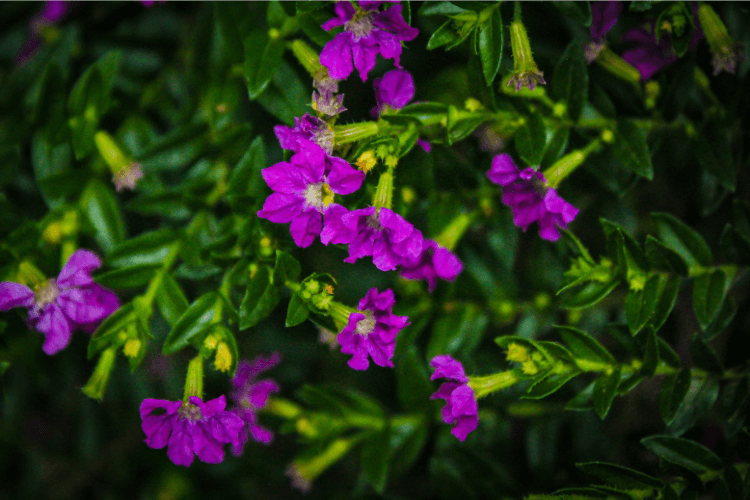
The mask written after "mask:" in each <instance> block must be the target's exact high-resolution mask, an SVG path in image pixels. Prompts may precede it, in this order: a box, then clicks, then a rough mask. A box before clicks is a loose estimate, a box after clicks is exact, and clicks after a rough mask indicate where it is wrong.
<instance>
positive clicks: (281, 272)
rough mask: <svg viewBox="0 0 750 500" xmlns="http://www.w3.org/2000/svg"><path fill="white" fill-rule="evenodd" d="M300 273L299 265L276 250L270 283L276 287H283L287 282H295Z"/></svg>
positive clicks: (284, 253) (289, 256)
mask: <svg viewBox="0 0 750 500" xmlns="http://www.w3.org/2000/svg"><path fill="white" fill-rule="evenodd" d="M301 272H302V266H300V263H299V262H298V261H297V259H295V258H294V257H292V256H291V255H289V254H288V253H286V252H284V251H282V250H276V265H275V266H274V268H273V275H272V279H271V281H272V282H273V284H274V285H276V286H279V287H280V286H284V285H285V284H286V283H287V282H296V281H297V279H298V278H299V275H300V273H301Z"/></svg>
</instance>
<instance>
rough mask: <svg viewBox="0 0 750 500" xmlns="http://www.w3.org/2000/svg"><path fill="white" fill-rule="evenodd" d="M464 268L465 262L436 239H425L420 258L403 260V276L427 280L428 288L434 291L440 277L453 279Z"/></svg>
mask: <svg viewBox="0 0 750 500" xmlns="http://www.w3.org/2000/svg"><path fill="white" fill-rule="evenodd" d="M463 268H464V266H463V264H462V263H461V261H460V260H458V257H456V255H455V254H454V253H453V252H451V251H450V250H448V249H447V248H443V247H441V246H440V245H438V244H437V242H436V241H434V240H424V244H423V245H422V252H421V253H420V255H419V258H418V259H413V260H408V259H407V260H404V261H402V262H401V276H403V277H404V278H406V279H410V280H420V279H423V280H426V281H427V286H428V290H429V291H430V292H432V291H433V290H434V289H435V287H436V286H437V280H438V278H442V279H444V280H446V281H453V280H455V279H456V277H457V276H458V275H459V274H461V271H463Z"/></svg>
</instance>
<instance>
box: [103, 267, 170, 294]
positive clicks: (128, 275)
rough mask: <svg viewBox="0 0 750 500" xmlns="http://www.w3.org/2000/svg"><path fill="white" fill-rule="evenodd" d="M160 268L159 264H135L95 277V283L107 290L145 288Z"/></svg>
mask: <svg viewBox="0 0 750 500" xmlns="http://www.w3.org/2000/svg"><path fill="white" fill-rule="evenodd" d="M160 268H161V264H158V263H157V264H136V265H135V266H129V267H123V268H121V269H115V270H114V271H110V272H108V273H104V274H99V275H97V276H96V278H95V279H96V282H97V283H99V284H100V285H102V286H105V287H107V288H138V287H142V286H145V285H146V284H148V282H149V281H150V280H151V278H153V276H154V274H156V272H157V271H158V270H159V269H160Z"/></svg>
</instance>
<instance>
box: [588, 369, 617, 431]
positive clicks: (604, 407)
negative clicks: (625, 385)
mask: <svg viewBox="0 0 750 500" xmlns="http://www.w3.org/2000/svg"><path fill="white" fill-rule="evenodd" d="M621 376H622V368H620V366H619V365H618V366H617V367H616V368H615V369H614V370H612V373H607V374H604V375H601V376H600V377H599V378H598V379H596V383H595V384H594V394H593V400H594V411H596V414H597V415H599V418H601V419H602V420H604V418H605V417H606V416H607V413H608V412H609V408H610V407H611V406H612V401H614V400H615V396H616V395H617V386H618V385H620V378H621Z"/></svg>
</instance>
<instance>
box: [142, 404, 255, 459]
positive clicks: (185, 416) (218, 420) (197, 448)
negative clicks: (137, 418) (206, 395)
mask: <svg viewBox="0 0 750 500" xmlns="http://www.w3.org/2000/svg"><path fill="white" fill-rule="evenodd" d="M226 406H227V400H226V397H225V396H221V397H218V398H216V399H212V400H211V401H206V402H205V403H204V402H203V400H202V399H201V398H199V397H197V396H190V399H189V401H188V402H187V403H186V402H184V401H168V400H166V399H144V400H143V402H142V403H141V407H140V412H141V419H142V423H141V428H142V429H143V432H144V434H146V439H145V440H144V442H145V443H146V444H147V445H148V446H149V448H154V449H160V448H164V447H165V446H167V456H168V457H169V459H170V460H172V462H174V463H175V464H176V465H184V466H185V467H189V466H190V464H192V463H193V455H197V456H198V458H199V459H200V460H201V461H203V462H206V463H209V464H218V463H220V462H221V461H222V460H224V449H223V445H224V444H229V443H231V444H232V446H233V448H234V449H242V445H241V439H242V437H241V433H242V431H243V430H244V428H245V423H244V422H243V420H242V419H241V418H240V417H239V416H238V415H237V414H236V413H235V412H232V411H226ZM156 410H163V411H164V413H162V414H157V413H155V411H156Z"/></svg>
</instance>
